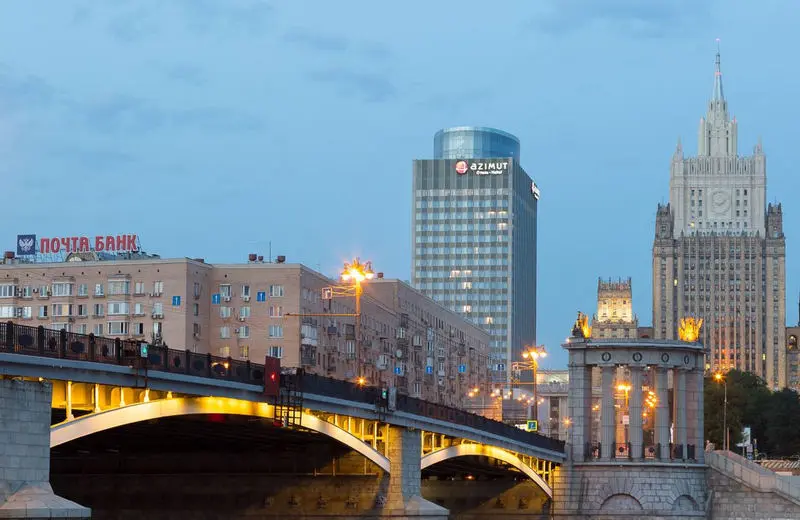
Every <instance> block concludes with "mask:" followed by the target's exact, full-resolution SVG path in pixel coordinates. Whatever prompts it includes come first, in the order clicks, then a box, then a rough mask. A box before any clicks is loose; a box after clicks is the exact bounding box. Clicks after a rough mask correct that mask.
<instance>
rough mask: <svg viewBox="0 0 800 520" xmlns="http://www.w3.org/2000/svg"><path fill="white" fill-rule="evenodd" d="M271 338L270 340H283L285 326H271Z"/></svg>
mask: <svg viewBox="0 0 800 520" xmlns="http://www.w3.org/2000/svg"><path fill="white" fill-rule="evenodd" d="M269 337H270V338H282V337H283V325H270V326H269Z"/></svg>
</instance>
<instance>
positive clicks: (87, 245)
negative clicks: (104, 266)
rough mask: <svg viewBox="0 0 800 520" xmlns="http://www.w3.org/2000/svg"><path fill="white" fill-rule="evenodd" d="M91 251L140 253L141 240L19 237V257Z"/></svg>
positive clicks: (97, 237) (99, 236) (112, 237)
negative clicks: (37, 238)
mask: <svg viewBox="0 0 800 520" xmlns="http://www.w3.org/2000/svg"><path fill="white" fill-rule="evenodd" d="M90 251H107V252H109V253H123V252H124V253H135V252H137V251H139V238H138V237H137V236H136V235H116V236H112V235H105V236H103V235H98V236H94V237H88V236H67V237H52V238H51V237H47V238H41V239H39V241H38V242H37V240H36V235H31V234H28V235H17V256H33V255H36V254H37V253H39V254H50V253H88V252H90Z"/></svg>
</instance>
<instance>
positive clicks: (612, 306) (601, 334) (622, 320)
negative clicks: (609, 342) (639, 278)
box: [592, 278, 639, 338]
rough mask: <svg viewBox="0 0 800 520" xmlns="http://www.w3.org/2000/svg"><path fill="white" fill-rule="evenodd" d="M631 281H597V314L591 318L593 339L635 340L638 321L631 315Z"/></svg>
mask: <svg viewBox="0 0 800 520" xmlns="http://www.w3.org/2000/svg"><path fill="white" fill-rule="evenodd" d="M632 299H633V290H632V284H631V279H630V278H628V279H627V280H622V279H620V280H617V281H612V280H611V279H609V280H608V281H605V280H603V279H599V280H598V281H597V314H595V315H594V316H593V317H592V337H593V338H636V337H637V329H638V327H639V319H638V318H637V317H636V315H635V314H634V313H633V301H632Z"/></svg>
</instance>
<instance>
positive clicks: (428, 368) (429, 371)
mask: <svg viewBox="0 0 800 520" xmlns="http://www.w3.org/2000/svg"><path fill="white" fill-rule="evenodd" d="M425 373H426V374H433V367H425Z"/></svg>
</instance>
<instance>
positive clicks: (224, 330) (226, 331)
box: [219, 327, 231, 339]
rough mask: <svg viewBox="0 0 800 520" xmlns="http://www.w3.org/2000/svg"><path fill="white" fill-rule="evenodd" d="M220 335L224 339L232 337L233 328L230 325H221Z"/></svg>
mask: <svg viewBox="0 0 800 520" xmlns="http://www.w3.org/2000/svg"><path fill="white" fill-rule="evenodd" d="M219 337H220V338H222V339H227V338H230V337H231V328H230V327H220V328H219Z"/></svg>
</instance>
